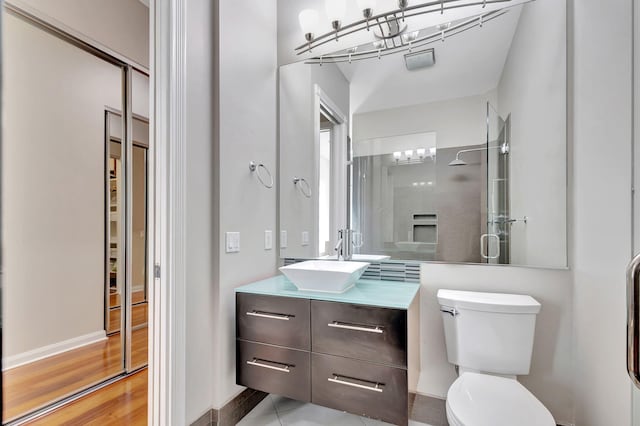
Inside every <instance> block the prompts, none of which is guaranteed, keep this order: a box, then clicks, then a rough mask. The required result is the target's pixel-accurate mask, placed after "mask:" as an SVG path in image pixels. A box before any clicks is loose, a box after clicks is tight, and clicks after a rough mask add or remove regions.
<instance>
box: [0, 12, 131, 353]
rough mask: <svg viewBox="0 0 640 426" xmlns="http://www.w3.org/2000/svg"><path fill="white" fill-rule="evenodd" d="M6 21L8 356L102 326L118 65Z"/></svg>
mask: <svg viewBox="0 0 640 426" xmlns="http://www.w3.org/2000/svg"><path fill="white" fill-rule="evenodd" d="M3 19H4V22H3V24H4V28H3V52H2V53H3V77H4V82H3V83H4V84H3V88H4V90H3V105H4V108H3V131H4V132H3V158H2V173H3V175H2V178H3V194H2V196H3V202H2V206H3V212H2V213H3V248H4V250H3V251H4V253H5V256H4V259H3V260H4V262H3V273H4V277H3V295H2V300H3V310H2V314H3V328H4V330H5V332H4V346H3V355H4V356H7V357H11V356H14V355H17V354H21V353H24V352H27V351H31V350H34V349H38V348H42V347H45V346H48V345H52V344H57V343H60V342H62V341H66V340H69V339H72V338H78V337H80V336H85V335H88V334H92V333H96V332H100V331H101V330H103V329H104V327H103V325H104V324H103V317H104V311H103V309H104V291H105V287H104V286H105V276H104V262H105V257H104V255H105V240H104V224H105V211H104V188H105V158H104V153H105V130H104V129H105V123H104V120H105V115H104V112H105V106H107V107H111V108H117V109H119V108H121V105H122V101H121V93H122V89H121V88H122V86H121V71H120V69H119V68H118V67H116V66H114V65H111V64H109V63H107V62H105V61H103V60H101V59H98V58H97V57H95V56H93V55H91V54H89V53H86V52H84V51H82V50H80V49H78V48H77V47H75V46H73V45H71V44H69V43H66V42H64V41H62V40H60V39H58V38H56V37H54V36H52V35H50V34H49V33H46V32H44V31H42V30H40V29H38V28H37V27H35V26H32V25H30V24H28V23H26V22H24V21H22V20H20V19H18V18H16V17H14V16H12V15H9V14H6V13H5V14H4V16H3Z"/></svg>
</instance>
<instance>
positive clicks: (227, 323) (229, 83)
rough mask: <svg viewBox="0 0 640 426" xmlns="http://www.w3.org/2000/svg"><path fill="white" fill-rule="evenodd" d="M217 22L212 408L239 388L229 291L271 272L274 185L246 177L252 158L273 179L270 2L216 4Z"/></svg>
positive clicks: (232, 298)
mask: <svg viewBox="0 0 640 426" xmlns="http://www.w3.org/2000/svg"><path fill="white" fill-rule="evenodd" d="M239 22H241V23H242V28H241V30H240V31H238V26H237V24H238V23H239ZM219 23H220V34H219V38H220V46H219V49H220V50H219V61H220V81H219V84H220V87H219V91H220V94H219V96H220V101H219V102H220V104H219V107H220V110H219V114H220V116H219V119H220V130H219V138H220V139H219V143H220V148H219V149H220V165H219V167H220V189H219V190H220V198H219V204H220V213H219V220H220V228H219V229H220V232H221V238H220V240H219V243H218V249H219V250H220V277H219V286H220V289H219V291H220V294H219V297H220V306H219V312H218V327H219V333H220V335H219V340H218V345H219V347H221V348H224V350H223V351H222V353H221V357H220V364H219V365H218V368H219V369H218V371H217V374H216V378H215V382H216V383H217V385H218V391H217V394H216V397H215V399H214V401H215V402H214V404H215V406H216V407H222V406H223V405H224V404H225V403H226V402H228V401H229V400H230V399H231V398H232V397H234V396H235V394H236V393H238V392H239V391H240V390H241V388H240V387H238V386H236V385H235V382H236V367H235V350H234V348H235V293H234V288H235V287H238V286H239V285H242V284H247V283H249V282H252V281H255V280H258V279H261V278H266V277H269V276H273V275H275V273H276V258H277V256H276V255H277V250H276V248H275V246H274V248H273V249H272V250H268V251H267V250H265V249H264V231H265V230H272V231H274V232H275V230H276V188H275V186H274V187H273V188H272V189H267V188H265V187H263V186H262V185H261V184H260V183H259V182H258V180H257V178H256V177H255V176H253V175H252V174H251V173H250V172H249V161H251V160H253V161H255V162H257V163H264V164H265V165H266V166H267V167H268V168H269V169H270V170H271V173H272V174H274V178H275V173H276V169H275V167H276V119H277V112H276V90H277V83H276V70H277V57H276V49H277V28H276V1H275V0H266V1H261V2H255V1H250V0H226V1H221V2H220V14H219ZM247 52H251V54H247ZM227 231H241V252H240V253H232V254H226V253H224V238H222V235H223V233H224V232H227ZM274 241H275V240H274Z"/></svg>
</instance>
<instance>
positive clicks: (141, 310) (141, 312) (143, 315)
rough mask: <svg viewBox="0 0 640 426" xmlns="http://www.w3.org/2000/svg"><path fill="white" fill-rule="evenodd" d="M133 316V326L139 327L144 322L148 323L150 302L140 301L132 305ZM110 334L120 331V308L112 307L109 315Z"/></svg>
mask: <svg viewBox="0 0 640 426" xmlns="http://www.w3.org/2000/svg"><path fill="white" fill-rule="evenodd" d="M131 314H132V315H131V317H132V322H133V327H134V328H136V327H139V326H141V325H143V324H147V318H148V304H147V302H144V303H140V304H138V305H135V306H132V307H131ZM108 327H109V328H108V329H107V330H108V334H111V333H117V332H118V331H120V308H119V307H117V308H112V309H111V312H110V315H109V324H108Z"/></svg>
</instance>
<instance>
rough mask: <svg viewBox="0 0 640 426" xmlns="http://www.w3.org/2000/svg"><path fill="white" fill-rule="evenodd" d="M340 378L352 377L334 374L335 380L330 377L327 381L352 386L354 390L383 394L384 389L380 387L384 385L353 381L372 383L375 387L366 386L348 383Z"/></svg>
mask: <svg viewBox="0 0 640 426" xmlns="http://www.w3.org/2000/svg"><path fill="white" fill-rule="evenodd" d="M339 377H342V378H343V379H350V378H351V377H344V376H338V375H337V374H334V375H333V378H332V377H329V378H328V379H327V380H328V381H330V382H332V383H338V384H341V385H346V386H352V387H354V388H358V389H366V390H368V391H372V392H380V393H381V392H382V388H381V387H380V386H384V384H382V383H377V382H370V381H368V380H360V379H353V380H357V381H359V382H364V383H371V384H372V385H373V386H366V385H361V384H359V383H353V382H348V381H346V380H340V379H339Z"/></svg>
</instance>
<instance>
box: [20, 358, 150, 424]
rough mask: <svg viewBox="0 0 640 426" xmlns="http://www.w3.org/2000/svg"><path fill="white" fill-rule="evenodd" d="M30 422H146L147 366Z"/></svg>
mask: <svg viewBox="0 0 640 426" xmlns="http://www.w3.org/2000/svg"><path fill="white" fill-rule="evenodd" d="M27 424H28V425H34V426H40V425H41V426H51V425H127V426H138V425H140V426H143V425H146V424H147V369H146V368H145V369H144V370H142V371H140V372H138V373H136V374H133V375H131V376H129V377H126V378H124V379H122V380H120V381H118V382H116V383H113V384H111V385H109V386H106V387H104V388H102V389H100V390H98V391H96V392H93V393H91V394H90V395H87V396H85V397H83V398H81V399H79V400H78V401H75V402H73V403H71V404H69V405H66V406H65V407H63V408H60V409H59V410H56V411H54V412H53V413H51V414H48V415H46V416H44V417H40V418H39V419H36V420H34V421H33V422H30V423H27Z"/></svg>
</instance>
